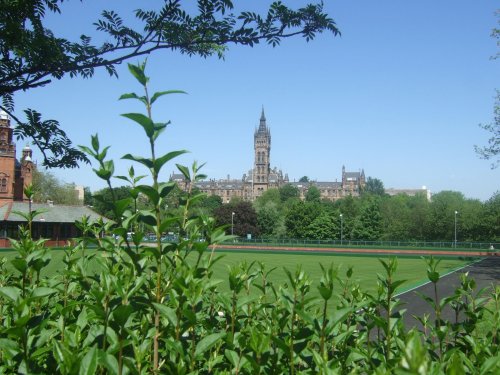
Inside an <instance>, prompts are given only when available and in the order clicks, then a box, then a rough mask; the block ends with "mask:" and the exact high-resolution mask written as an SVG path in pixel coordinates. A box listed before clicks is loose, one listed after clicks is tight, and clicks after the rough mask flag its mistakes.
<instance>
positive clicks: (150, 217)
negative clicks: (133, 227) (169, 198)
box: [139, 210, 156, 226]
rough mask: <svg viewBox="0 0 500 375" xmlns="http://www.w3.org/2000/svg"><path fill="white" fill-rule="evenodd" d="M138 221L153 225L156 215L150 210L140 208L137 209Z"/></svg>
mask: <svg viewBox="0 0 500 375" xmlns="http://www.w3.org/2000/svg"><path fill="white" fill-rule="evenodd" d="M139 221H140V222H141V223H145V224H147V225H151V226H154V225H156V216H155V215H154V214H153V213H152V212H151V211H148V210H141V211H139Z"/></svg>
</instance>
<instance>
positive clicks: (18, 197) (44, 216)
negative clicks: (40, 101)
mask: <svg viewBox="0 0 500 375" xmlns="http://www.w3.org/2000/svg"><path fill="white" fill-rule="evenodd" d="M35 168H36V165H35V163H34V162H33V160H32V151H31V149H30V147H29V146H26V147H24V148H23V150H22V153H21V159H20V160H18V159H16V144H15V143H14V141H13V129H12V128H11V127H10V119H9V117H8V116H7V114H6V113H5V112H3V111H0V248H1V247H9V246H10V241H9V239H10V238H17V237H18V232H19V226H20V225H26V224H27V222H26V219H25V218H24V217H23V216H22V215H19V214H18V212H21V213H24V214H27V213H29V212H30V211H31V212H33V211H34V210H37V211H40V212H41V214H40V215H38V216H36V217H35V218H34V220H33V223H32V231H31V233H32V237H33V238H35V239H38V238H45V239H47V245H50V246H60V245H65V244H66V242H67V241H68V240H70V239H72V238H74V237H77V236H79V235H80V231H79V230H78V229H77V227H76V226H75V221H76V220H81V219H82V217H83V216H87V217H89V218H90V219H91V220H97V219H98V218H100V216H99V215H98V214H96V213H95V212H94V211H92V210H91V209H89V208H88V207H85V206H68V205H54V204H53V203H51V202H46V203H34V202H30V201H29V200H28V199H27V197H26V195H25V194H24V188H25V187H26V186H28V185H30V184H31V183H32V180H33V170H34V169H35Z"/></svg>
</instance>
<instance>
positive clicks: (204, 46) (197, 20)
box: [0, 0, 339, 167]
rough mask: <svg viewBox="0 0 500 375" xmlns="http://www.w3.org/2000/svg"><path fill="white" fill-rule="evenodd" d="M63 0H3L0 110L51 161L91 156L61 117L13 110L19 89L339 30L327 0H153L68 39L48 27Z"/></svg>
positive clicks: (65, 163)
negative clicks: (137, 63) (265, 2)
mask: <svg viewBox="0 0 500 375" xmlns="http://www.w3.org/2000/svg"><path fill="white" fill-rule="evenodd" d="M63 1H64V0H23V1H9V0H0V9H1V12H0V97H1V105H0V109H3V110H4V111H6V112H7V113H8V114H10V115H11V117H12V118H13V119H14V121H15V122H16V123H17V128H16V129H15V131H16V134H17V137H18V138H21V139H23V138H30V139H32V141H33V142H34V144H35V145H36V146H37V147H38V148H39V149H40V151H41V152H42V154H43V156H44V162H43V163H44V165H45V166H48V167H76V166H77V165H78V163H79V162H82V161H86V162H88V159H87V157H86V156H85V154H83V153H82V152H80V151H79V150H78V149H76V148H74V147H73V146H72V144H71V141H70V140H69V138H68V137H67V135H66V133H65V132H64V131H63V130H62V129H61V128H60V125H59V123H58V122H57V121H55V120H43V119H42V116H41V114H40V113H38V112H37V111H35V110H32V109H27V110H25V114H26V121H24V120H21V119H20V118H18V117H16V116H15V115H14V94H15V93H16V92H18V91H26V90H30V89H33V88H38V87H43V86H46V85H47V84H49V83H51V82H52V81H53V80H54V79H56V80H59V79H61V78H63V77H65V76H66V75H69V76H70V77H76V76H79V77H83V78H90V77H92V76H93V75H94V72H95V70H96V69H100V68H102V69H104V70H106V71H107V72H108V73H109V75H111V76H116V75H117V71H116V66H117V65H118V64H121V63H123V62H124V61H126V60H129V59H131V58H136V57H138V56H148V55H149V54H151V53H152V52H154V51H158V50H168V51H172V52H174V51H175V52H179V53H181V54H186V55H189V56H193V55H198V56H202V57H207V56H211V55H218V56H219V57H223V56H224V52H225V51H226V49H227V47H228V46H229V45H231V44H238V45H245V46H250V47H251V46H253V45H255V44H258V43H260V42H265V43H268V44H270V45H272V46H277V45H279V44H280V42H281V40H282V39H284V38H289V37H293V36H302V37H304V38H305V39H306V40H311V39H313V38H314V37H315V36H316V35H317V34H318V33H322V32H325V31H328V32H330V33H332V34H333V35H337V34H339V31H338V29H337V27H336V25H335V22H334V21H333V20H332V19H331V18H330V17H329V16H328V15H327V14H326V13H324V12H323V4H322V3H319V4H308V5H305V6H304V7H302V8H299V9H296V10H294V9H291V8H289V7H287V6H286V5H285V4H283V3H282V2H279V1H276V2H273V3H272V4H271V5H270V7H269V9H268V10H267V12H265V14H257V13H255V12H245V11H243V12H241V13H237V12H235V11H234V5H233V2H232V1H230V0H222V1H221V0H198V1H197V7H196V6H192V7H191V6H188V5H184V6H183V4H182V3H183V2H181V1H179V0H166V1H164V2H155V5H156V6H157V8H156V9H151V10H150V9H149V8H151V7H152V5H151V4H148V9H141V8H139V7H140V5H143V4H140V5H138V6H137V7H138V9H137V10H135V11H134V16H135V19H134V20H133V21H129V19H130V18H131V17H130V15H128V14H125V15H120V14H118V12H117V11H114V10H104V11H103V12H102V15H101V18H100V19H99V20H97V22H95V23H93V24H92V25H93V27H95V30H91V29H89V30H85V34H82V35H81V36H80V37H79V38H78V39H77V40H69V39H66V38H64V37H62V36H61V35H58V34H59V33H61V31H60V30H55V29H52V30H51V29H49V28H48V27H47V20H46V17H47V15H48V14H49V13H52V16H53V17H57V16H59V17H64V14H63V11H62V7H61V4H62V3H63ZM160 4H162V5H160ZM191 9H194V10H193V11H191ZM69 22H71V21H70V20H65V22H64V24H68V23H69ZM89 26H91V24H90V22H89ZM61 34H62V33H61Z"/></svg>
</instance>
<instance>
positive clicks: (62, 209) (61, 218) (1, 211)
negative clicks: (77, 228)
mask: <svg viewBox="0 0 500 375" xmlns="http://www.w3.org/2000/svg"><path fill="white" fill-rule="evenodd" d="M0 205H1V206H0V222H1V221H9V222H25V221H26V220H25V219H24V217H22V216H21V215H19V214H16V211H18V212H23V213H28V212H29V203H28V202H15V201H14V202H5V203H4V204H3V205H2V204H1V203H0ZM31 210H32V211H34V210H39V211H42V213H41V214H40V215H38V216H37V217H36V218H35V220H34V221H35V222H39V221H41V222H45V223H74V222H75V221H76V220H81V219H82V217H84V216H88V217H89V218H90V220H92V221H94V220H98V219H99V218H103V220H104V221H108V219H106V218H104V217H102V216H101V215H99V214H98V213H96V212H95V211H93V210H91V209H90V208H89V207H87V206H69V205H50V204H46V203H32V204H31Z"/></svg>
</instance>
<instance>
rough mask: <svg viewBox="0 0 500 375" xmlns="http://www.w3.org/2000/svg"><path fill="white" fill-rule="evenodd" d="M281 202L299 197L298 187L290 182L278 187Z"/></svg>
mask: <svg viewBox="0 0 500 375" xmlns="http://www.w3.org/2000/svg"><path fill="white" fill-rule="evenodd" d="M279 192H280V198H281V202H286V201H287V200H289V199H299V197H300V192H299V189H298V188H297V187H296V186H294V185H292V184H285V185H283V186H282V187H280V188H279Z"/></svg>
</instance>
